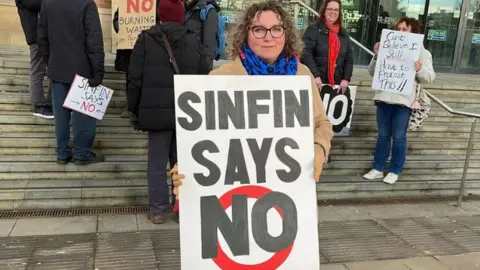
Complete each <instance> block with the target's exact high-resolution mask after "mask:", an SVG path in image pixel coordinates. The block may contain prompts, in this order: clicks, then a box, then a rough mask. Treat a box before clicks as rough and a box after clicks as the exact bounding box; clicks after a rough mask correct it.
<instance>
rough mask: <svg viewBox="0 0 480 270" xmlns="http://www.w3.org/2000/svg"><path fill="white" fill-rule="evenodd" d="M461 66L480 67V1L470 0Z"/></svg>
mask: <svg viewBox="0 0 480 270" xmlns="http://www.w3.org/2000/svg"><path fill="white" fill-rule="evenodd" d="M468 8H469V12H468V14H467V29H466V32H465V38H464V41H463V51H462V59H461V63H460V67H461V68H469V69H480V1H479V0H470V2H469V5H468Z"/></svg>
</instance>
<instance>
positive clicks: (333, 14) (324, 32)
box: [302, 0, 353, 92]
mask: <svg viewBox="0 0 480 270" xmlns="http://www.w3.org/2000/svg"><path fill="white" fill-rule="evenodd" d="M319 13H320V17H319V18H318V20H317V22H316V23H315V24H312V25H310V26H309V27H308V28H307V30H306V31H305V34H304V35H303V42H304V43H305V48H304V50H303V58H302V62H303V63H304V64H305V65H306V66H308V68H309V69H310V71H311V72H312V74H313V76H314V77H315V81H316V83H317V86H318V88H321V86H322V84H330V85H340V90H341V91H342V92H345V91H346V89H347V86H348V84H349V82H350V79H351V78H352V73H353V52H352V43H351V41H350V36H349V35H348V33H347V32H346V30H345V29H344V28H343V26H342V5H341V2H340V0H327V1H325V2H324V3H323V6H322V7H321V8H320V12H319Z"/></svg>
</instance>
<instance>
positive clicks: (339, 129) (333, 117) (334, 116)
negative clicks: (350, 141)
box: [320, 84, 357, 136]
mask: <svg viewBox="0 0 480 270" xmlns="http://www.w3.org/2000/svg"><path fill="white" fill-rule="evenodd" d="M339 87H340V86H339V85H335V86H334V87H332V86H331V85H329V84H324V85H323V86H322V89H321V91H320V97H321V98H322V101H323V106H324V107H325V112H326V114H327V117H328V120H330V122H331V123H332V126H333V132H334V135H335V136H348V135H350V125H351V124H352V118H353V107H354V105H355V97H356V96H357V87H356V86H348V87H347V91H345V93H341V92H339V91H338V89H339Z"/></svg>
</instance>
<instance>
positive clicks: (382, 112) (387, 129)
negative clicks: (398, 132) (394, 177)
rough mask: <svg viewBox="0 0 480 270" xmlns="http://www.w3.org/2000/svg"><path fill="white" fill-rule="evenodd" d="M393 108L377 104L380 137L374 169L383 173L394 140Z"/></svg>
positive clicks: (388, 105) (378, 138)
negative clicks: (392, 139)
mask: <svg viewBox="0 0 480 270" xmlns="http://www.w3.org/2000/svg"><path fill="white" fill-rule="evenodd" d="M392 106H394V105H390V104H386V103H378V104H377V127H378V137H377V145H376V149H375V157H374V165H373V169H375V170H376V171H380V172H382V171H383V170H384V169H385V164H386V163H387V159H388V156H389V155H390V146H391V138H392Z"/></svg>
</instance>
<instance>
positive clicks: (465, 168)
mask: <svg viewBox="0 0 480 270" xmlns="http://www.w3.org/2000/svg"><path fill="white" fill-rule="evenodd" d="M290 3H291V4H296V5H295V8H296V9H295V16H298V5H301V6H302V7H303V8H305V9H306V10H308V11H310V12H311V13H313V14H315V15H316V16H317V17H320V14H319V13H318V12H317V11H315V10H314V9H313V8H312V7H310V6H309V5H307V4H306V3H305V2H303V1H301V0H290ZM295 21H297V18H295ZM350 40H351V41H352V42H353V43H355V45H357V46H358V47H360V48H361V49H362V50H364V51H365V52H367V53H368V54H370V55H371V56H375V53H374V52H372V51H371V50H370V49H368V48H367V47H365V46H363V44H362V43H360V42H359V41H358V40H356V39H354V38H353V37H351V36H350ZM423 91H424V92H425V94H426V95H427V96H428V97H429V98H430V99H431V100H433V101H434V102H435V103H437V104H438V105H440V107H442V108H443V109H445V110H446V111H447V112H449V113H451V114H454V115H461V116H466V117H473V118H474V120H473V122H472V125H471V128H470V137H469V140H468V147H467V153H466V156H465V164H464V166H463V172H462V179H461V182H460V189H459V194H458V198H457V206H458V207H461V206H462V197H463V193H464V192H465V180H466V178H467V172H468V165H469V163H470V156H471V155H472V151H473V144H474V139H475V130H476V127H477V119H478V118H480V114H477V113H471V112H464V111H459V110H454V109H452V108H451V107H450V106H448V105H447V104H445V103H444V102H443V101H441V100H440V99H439V98H437V97H436V96H434V95H433V94H431V93H430V92H428V91H427V90H425V89H424V90H423Z"/></svg>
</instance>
